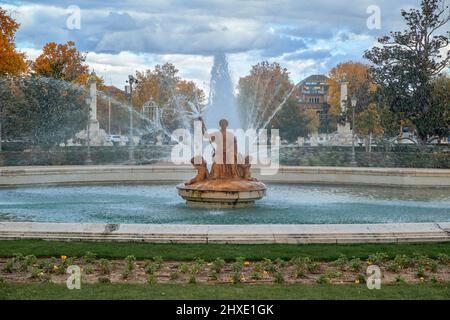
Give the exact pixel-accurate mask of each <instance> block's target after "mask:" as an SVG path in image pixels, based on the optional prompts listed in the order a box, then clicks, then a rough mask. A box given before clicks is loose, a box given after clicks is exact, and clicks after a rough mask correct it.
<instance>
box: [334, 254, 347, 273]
mask: <svg viewBox="0 0 450 320" xmlns="http://www.w3.org/2000/svg"><path fill="white" fill-rule="evenodd" d="M348 263H349V260H348V258H347V256H346V255H345V254H341V255H340V256H339V258H338V259H336V260H335V261H333V265H334V266H335V267H337V268H339V269H340V270H345V269H347V265H348Z"/></svg>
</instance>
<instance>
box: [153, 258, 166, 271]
mask: <svg viewBox="0 0 450 320" xmlns="http://www.w3.org/2000/svg"><path fill="white" fill-rule="evenodd" d="M153 262H154V263H155V264H156V265H157V266H158V269H161V268H162V265H163V263H164V259H163V258H162V257H161V256H156V257H153Z"/></svg>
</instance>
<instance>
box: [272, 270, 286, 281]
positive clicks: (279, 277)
mask: <svg viewBox="0 0 450 320" xmlns="http://www.w3.org/2000/svg"><path fill="white" fill-rule="evenodd" d="M273 280H274V281H275V283H278V284H280V283H284V276H283V273H281V272H279V271H277V272H275V273H274V274H273Z"/></svg>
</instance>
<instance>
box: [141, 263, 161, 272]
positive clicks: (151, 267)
mask: <svg viewBox="0 0 450 320" xmlns="http://www.w3.org/2000/svg"><path fill="white" fill-rule="evenodd" d="M158 268H159V267H158V264H157V263H155V262H153V261H146V262H145V263H144V271H145V273H148V274H154V273H155V272H156V270H158Z"/></svg>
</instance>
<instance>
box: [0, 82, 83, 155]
mask: <svg viewBox="0 0 450 320" xmlns="http://www.w3.org/2000/svg"><path fill="white" fill-rule="evenodd" d="M8 90H9V92H10V93H11V94H12V95H13V101H10V103H8V104H7V105H6V106H5V109H6V110H5V113H6V116H5V122H4V126H5V132H6V134H7V136H8V137H9V138H12V139H19V140H26V141H27V142H28V143H30V144H31V145H33V146H37V147H41V148H44V149H49V148H51V147H54V146H56V145H58V144H60V143H65V142H66V141H67V140H69V139H71V138H73V137H74V136H75V134H76V133H77V132H79V131H81V130H83V129H85V128H86V125H87V119H88V112H87V108H88V106H87V105H86V103H85V101H84V98H85V96H86V95H85V93H84V91H83V90H82V89H81V88H80V87H78V86H74V85H72V84H70V83H68V82H66V81H59V80H55V79H51V78H44V77H27V78H17V79H14V81H10V82H9V84H8Z"/></svg>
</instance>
